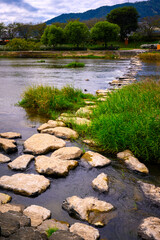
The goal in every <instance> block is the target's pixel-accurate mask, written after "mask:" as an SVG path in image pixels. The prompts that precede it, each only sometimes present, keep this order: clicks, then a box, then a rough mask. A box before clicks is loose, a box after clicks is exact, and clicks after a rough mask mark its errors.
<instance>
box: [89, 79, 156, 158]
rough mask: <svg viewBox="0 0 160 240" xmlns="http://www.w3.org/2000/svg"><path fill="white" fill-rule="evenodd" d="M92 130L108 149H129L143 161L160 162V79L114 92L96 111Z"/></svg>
mask: <svg viewBox="0 0 160 240" xmlns="http://www.w3.org/2000/svg"><path fill="white" fill-rule="evenodd" d="M90 131H91V134H92V136H93V139H94V140H95V141H96V142H97V143H98V145H100V146H101V147H102V149H103V150H104V151H106V152H112V153H116V152H119V151H123V150H125V149H130V150H131V151H132V152H133V153H134V154H135V156H137V157H139V158H141V159H143V161H151V162H160V151H159V149H160V81H158V82H153V81H147V82H141V83H136V84H132V85H129V86H126V87H124V88H123V89H121V90H118V91H117V92H113V93H111V94H110V95H109V98H107V100H106V102H104V103H101V104H99V106H98V108H97V109H96V110H94V113H93V116H92V127H91V129H90Z"/></svg>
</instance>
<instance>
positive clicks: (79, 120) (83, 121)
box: [57, 116, 91, 125]
mask: <svg viewBox="0 0 160 240" xmlns="http://www.w3.org/2000/svg"><path fill="white" fill-rule="evenodd" d="M57 120H61V121H64V122H66V123H74V124H77V125H90V124H91V121H90V120H88V119H87V118H80V117H66V116H60V117H58V119H57Z"/></svg>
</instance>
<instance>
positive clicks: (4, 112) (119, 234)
mask: <svg viewBox="0 0 160 240" xmlns="http://www.w3.org/2000/svg"><path fill="white" fill-rule="evenodd" d="M72 61H73V60H72V59H60V60H52V59H46V60H45V62H44V63H38V62H37V59H0V132H5V131H16V132H20V133H21V134H22V139H20V140H17V143H18V152H17V153H14V154H11V155H10V157H11V159H12V160H13V159H15V158H16V157H17V156H19V155H21V154H22V153H23V142H24V141H25V140H26V139H27V138H28V137H30V136H31V135H33V134H34V133H37V130H36V129H37V127H38V126H39V125H40V124H41V123H43V122H45V121H46V120H47V119H45V118H39V117H38V116H28V115H27V114H26V112H25V110H24V109H22V108H20V107H18V106H16V105H15V104H16V103H17V102H18V101H19V100H20V99H21V94H22V93H23V91H24V90H25V88H26V87H27V86H30V85H37V84H43V85H45V84H46V85H51V86H53V85H54V86H55V87H58V88H61V87H62V86H64V85H66V84H70V85H72V86H74V87H76V88H77V87H78V88H81V89H82V90H85V89H86V90H87V92H89V93H93V94H95V92H96V90H97V89H105V88H109V87H110V86H109V84H108V83H109V82H110V81H112V80H113V79H115V78H116V77H121V76H123V74H125V73H126V71H127V69H128V67H129V64H130V60H101V59H88V60H87V59H85V60H84V59H83V60H82V62H84V63H85V67H84V68H82V69H67V68H60V67H61V66H62V65H65V64H67V63H69V62H72ZM78 61H80V60H78ZM150 75H152V76H154V77H155V78H158V77H159V76H160V70H159V68H158V67H157V66H156V65H150V64H143V66H142V71H141V72H139V73H138V74H137V79H138V80H140V79H142V78H143V77H144V76H150ZM86 79H88V80H89V81H86ZM71 145H75V146H79V147H81V148H82V147H83V148H84V149H85V150H87V149H88V148H87V147H86V146H85V145H83V144H82V143H81V142H80V140H78V141H77V142H74V143H70V142H69V141H68V142H67V146H71ZM107 157H109V158H110V159H111V160H112V164H111V165H110V166H108V167H104V168H98V169H94V168H93V169H87V168H85V167H84V166H82V165H81V164H80V165H79V166H78V167H77V168H76V169H75V170H73V171H70V173H69V175H68V176H67V177H66V178H58V179H56V178H51V177H49V179H50V181H51V186H50V188H49V189H47V190H46V191H45V192H44V193H42V194H41V195H39V196H38V197H35V198H29V197H24V196H20V195H17V194H14V193H12V192H10V191H7V190H3V189H1V192H4V193H8V194H9V195H11V196H12V202H11V203H13V204H23V205H25V206H29V205H32V204H37V205H41V206H44V207H46V208H48V209H50V210H51V212H52V218H55V219H57V220H61V221H62V220H63V221H67V222H69V223H70V224H73V223H74V222H77V221H78V220H76V219H73V218H72V217H70V216H69V215H68V213H67V212H66V211H64V210H63V209H62V207H61V206H62V202H63V200H64V199H65V198H67V197H70V196H73V195H77V196H80V197H87V196H94V197H97V198H99V199H100V200H104V201H107V202H109V203H111V204H112V205H113V206H114V207H115V210H114V211H113V215H112V216H110V217H109V218H110V220H109V219H108V221H109V222H108V224H107V225H106V226H105V227H103V228H99V231H100V234H101V239H107V240H137V239H138V237H137V227H138V225H139V223H140V221H141V220H142V219H143V218H146V217H148V216H157V217H159V216H160V210H159V209H158V208H156V207H155V206H153V205H152V204H151V203H149V202H148V201H147V200H146V199H145V198H144V196H143V194H142V193H141V191H140V190H139V188H138V185H137V181H138V180H142V181H147V182H149V183H154V184H156V185H157V186H159V185H160V170H159V169H158V168H157V166H152V167H151V166H148V167H149V170H150V174H149V176H141V175H139V174H135V173H133V172H131V171H129V170H128V169H127V168H126V167H125V165H124V164H123V163H122V162H121V161H119V160H118V159H116V157H115V156H108V155H107ZM25 172H26V173H36V171H35V168H34V162H31V164H30V165H29V167H28V168H27V170H26V171H25ZM102 172H104V173H106V174H107V175H108V176H109V192H108V193H107V194H100V193H98V192H96V191H94V190H93V189H92V187H91V182H92V180H93V179H94V178H95V177H97V175H98V174H100V173H102ZM15 173H16V172H15V171H13V170H10V169H9V168H8V166H7V164H1V166H0V176H3V175H12V174H15Z"/></svg>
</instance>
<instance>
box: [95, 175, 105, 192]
mask: <svg viewBox="0 0 160 240" xmlns="http://www.w3.org/2000/svg"><path fill="white" fill-rule="evenodd" d="M92 187H93V188H94V189H96V190H99V191H100V192H107V191H108V177H107V174H105V173H101V174H99V175H98V176H97V177H96V178H95V179H94V180H93V181H92Z"/></svg>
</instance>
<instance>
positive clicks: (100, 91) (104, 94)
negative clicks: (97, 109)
mask: <svg viewBox="0 0 160 240" xmlns="http://www.w3.org/2000/svg"><path fill="white" fill-rule="evenodd" d="M109 92H111V90H108V89H105V90H104V89H99V90H97V91H96V94H97V95H101V96H106V95H107V94H108V93H109Z"/></svg>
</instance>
